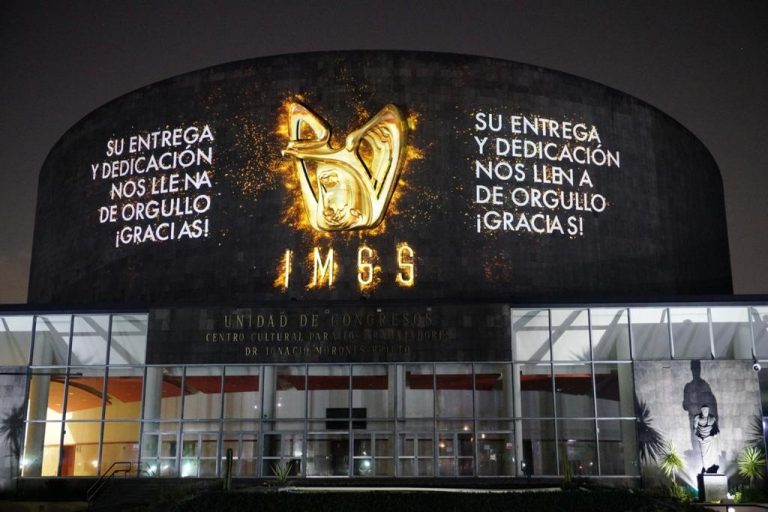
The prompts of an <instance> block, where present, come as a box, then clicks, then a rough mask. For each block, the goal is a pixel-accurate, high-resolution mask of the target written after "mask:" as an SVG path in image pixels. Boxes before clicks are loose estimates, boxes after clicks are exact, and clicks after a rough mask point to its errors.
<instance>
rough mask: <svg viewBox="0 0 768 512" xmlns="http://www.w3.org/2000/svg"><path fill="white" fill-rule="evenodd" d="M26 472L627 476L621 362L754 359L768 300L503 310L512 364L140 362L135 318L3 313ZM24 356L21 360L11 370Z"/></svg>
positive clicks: (630, 464)
mask: <svg viewBox="0 0 768 512" xmlns="http://www.w3.org/2000/svg"><path fill="white" fill-rule="evenodd" d="M0 320H1V322H0V341H2V342H3V343H0V347H2V354H1V355H2V357H3V364H9V363H10V364H15V365H25V367H26V365H27V364H28V362H29V363H31V365H30V366H28V367H27V368H28V369H29V370H28V400H27V405H26V411H25V413H26V419H25V432H24V445H23V453H22V459H21V470H22V475H23V476H24V477H55V476H61V477H81V476H82V477H88V476H91V477H92V476H96V475H100V474H105V473H107V472H108V471H109V470H110V467H112V465H113V464H115V463H117V462H132V463H136V464H138V467H139V468H140V470H139V475H140V476H142V477H191V478H196V477H216V476H220V475H222V474H223V472H224V468H225V460H226V457H227V453H228V452H230V451H231V453H232V458H233V474H234V476H236V477H242V478H248V477H251V478H272V477H274V476H275V475H276V474H277V473H278V472H279V471H287V472H288V473H289V474H291V475H295V476H301V477H306V478H313V477H325V478H333V477H361V478H362V477H431V478H435V477H437V478H440V477H528V476H531V477H539V476H557V475H562V474H563V472H564V471H571V472H572V473H573V474H574V475H582V476H600V477H623V478H626V477H630V478H635V477H639V475H640V462H639V449H638V442H639V441H638V438H637V426H636V425H637V421H638V417H637V415H636V414H637V413H636V406H635V403H634V400H635V393H636V390H635V386H636V381H635V372H636V369H635V365H636V364H637V363H638V362H645V361H660V362H664V361H674V360H681V361H683V362H686V361H689V360H691V361H693V360H710V361H713V362H716V361H718V360H728V361H734V360H737V361H738V360H743V361H747V362H751V360H752V358H753V354H754V356H755V357H756V359H757V360H758V361H768V307H767V306H722V307H721V306H717V307H714V306H713V307H707V306H697V307H666V306H655V305H654V306H642V307H610V308H608V307H601V308H568V309H566V308H559V309H541V308H535V309H512V310H511V322H512V326H511V327H512V329H511V332H512V337H511V339H510V340H509V342H510V344H511V349H512V360H510V361H487V362H475V363H459V362H438V361H435V362H430V363H397V364H374V363H365V364H362V363H361V364H352V363H350V364H285V365H187V366H157V365H147V364H145V351H146V344H147V314H146V313H125V314H97V315H81V314H57V315H28V316H21V315H15V316H12V315H9V316H3V317H0ZM25 359H26V361H25Z"/></svg>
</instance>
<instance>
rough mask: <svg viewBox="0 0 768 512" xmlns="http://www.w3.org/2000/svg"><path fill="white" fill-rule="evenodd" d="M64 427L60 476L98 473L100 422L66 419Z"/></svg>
mask: <svg viewBox="0 0 768 512" xmlns="http://www.w3.org/2000/svg"><path fill="white" fill-rule="evenodd" d="M64 429H65V434H64V446H63V447H62V454H61V476H95V475H96V474H98V467H99V440H100V438H101V423H99V422H95V421H87V422H79V421H67V422H66V423H65V425H64Z"/></svg>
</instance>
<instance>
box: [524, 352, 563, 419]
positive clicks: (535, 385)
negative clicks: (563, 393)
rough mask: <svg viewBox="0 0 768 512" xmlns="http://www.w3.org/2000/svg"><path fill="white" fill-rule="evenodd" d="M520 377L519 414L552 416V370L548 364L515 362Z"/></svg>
mask: <svg viewBox="0 0 768 512" xmlns="http://www.w3.org/2000/svg"><path fill="white" fill-rule="evenodd" d="M515 372H517V377H518V378H519V379H520V380H519V382H520V408H521V410H520V414H519V415H518V416H527V417H542V416H543V417H552V416H554V415H555V408H554V402H553V401H552V370H551V368H550V366H549V365H548V364H541V365H536V364H516V365H515Z"/></svg>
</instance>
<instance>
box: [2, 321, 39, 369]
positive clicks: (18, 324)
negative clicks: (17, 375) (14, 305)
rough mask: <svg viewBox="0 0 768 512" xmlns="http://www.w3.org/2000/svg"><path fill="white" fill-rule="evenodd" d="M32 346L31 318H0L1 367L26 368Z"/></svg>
mask: <svg viewBox="0 0 768 512" xmlns="http://www.w3.org/2000/svg"><path fill="white" fill-rule="evenodd" d="M31 346H32V317H31V316H0V365H6V366H26V365H27V364H29V349H30V347H31Z"/></svg>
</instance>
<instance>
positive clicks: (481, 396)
mask: <svg viewBox="0 0 768 512" xmlns="http://www.w3.org/2000/svg"><path fill="white" fill-rule="evenodd" d="M512 389H513V387H512V367H511V366H510V365H508V364H476V365H475V415H476V416H477V417H478V418H506V417H512V416H514V414H515V409H514V404H513V390H512Z"/></svg>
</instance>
